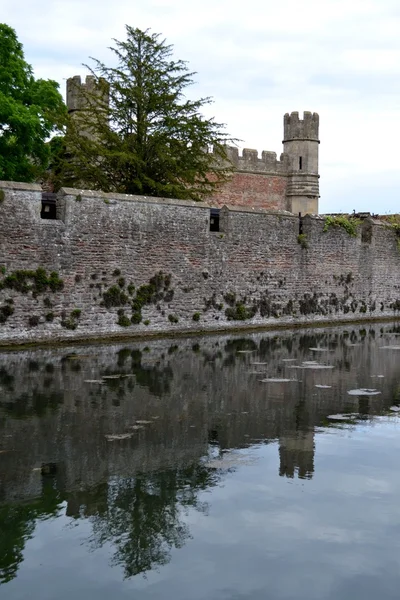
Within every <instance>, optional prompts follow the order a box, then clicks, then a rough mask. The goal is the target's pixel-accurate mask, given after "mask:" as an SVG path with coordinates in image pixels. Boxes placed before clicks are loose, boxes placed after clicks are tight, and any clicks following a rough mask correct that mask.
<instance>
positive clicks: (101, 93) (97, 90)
mask: <svg viewBox="0 0 400 600" xmlns="http://www.w3.org/2000/svg"><path fill="white" fill-rule="evenodd" d="M66 96H67V108H68V114H70V115H71V116H72V117H74V115H77V114H78V113H79V111H81V110H85V109H88V110H89V109H90V107H91V106H93V107H96V110H97V111H98V110H102V111H104V115H105V117H106V118H107V116H106V115H107V107H108V104H109V86H108V84H107V82H106V81H105V79H103V78H101V77H100V78H99V79H96V77H94V76H93V75H87V76H86V80H85V83H82V80H81V77H80V75H75V77H70V78H69V79H67V94H66ZM89 112H90V110H89ZM79 124H80V127H81V129H80V133H81V135H84V136H87V137H90V138H93V139H94V138H95V137H96V134H95V133H94V132H93V127H91V126H90V117H89V116H88V118H87V120H86V119H85V121H83V120H82V119H81V120H80V123H79Z"/></svg>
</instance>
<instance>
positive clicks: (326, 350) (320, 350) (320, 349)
mask: <svg viewBox="0 0 400 600" xmlns="http://www.w3.org/2000/svg"><path fill="white" fill-rule="evenodd" d="M309 350H312V352H329V348H309Z"/></svg>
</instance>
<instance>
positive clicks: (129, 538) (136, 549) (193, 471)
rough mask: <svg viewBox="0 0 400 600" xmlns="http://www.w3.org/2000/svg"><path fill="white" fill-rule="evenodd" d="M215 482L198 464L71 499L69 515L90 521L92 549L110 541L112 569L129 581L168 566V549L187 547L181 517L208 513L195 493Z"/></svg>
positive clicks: (112, 484)
mask: <svg viewBox="0 0 400 600" xmlns="http://www.w3.org/2000/svg"><path fill="white" fill-rule="evenodd" d="M218 479H219V477H218V474H217V472H216V471H215V470H211V469H209V468H207V467H206V466H205V465H202V464H197V465H192V466H191V467H188V468H184V469H170V470H168V471H163V472H156V473H150V474H140V475H138V476H137V477H132V478H129V479H115V480H112V481H110V482H109V484H108V486H107V491H106V490H105V488H104V487H103V488H102V490H99V492H100V494H97V493H94V492H93V491H92V492H90V493H89V495H88V494H85V493H80V494H79V495H75V496H73V497H71V499H69V500H68V509H67V514H69V515H71V516H72V513H75V515H74V516H76V517H89V518H90V521H91V524H92V528H93V537H92V539H91V542H92V544H93V546H94V548H99V547H101V546H103V545H104V544H106V543H107V542H111V543H112V544H113V545H114V546H115V547H116V551H115V554H114V557H113V564H114V565H121V566H122V567H123V569H124V572H125V577H133V576H134V575H138V574H139V573H146V572H147V571H149V570H150V569H153V568H155V567H158V566H162V565H165V564H167V563H168V562H169V560H170V553H171V550H172V549H173V548H181V547H182V546H183V545H184V544H185V543H186V541H187V540H188V539H189V538H190V531H189V528H188V526H187V525H186V524H185V523H184V522H183V519H182V517H183V512H184V511H185V509H186V508H188V507H193V508H195V509H196V510H199V511H201V512H206V511H207V504H205V503H202V502H200V501H199V498H198V494H199V492H201V491H202V490H205V489H207V488H209V487H211V486H214V485H216V483H217V481H218ZM99 496H100V497H101V498H102V500H100V501H99ZM70 500H71V501H72V504H73V505H74V506H73V509H72V507H71V505H70ZM93 501H94V502H96V508H95V510H93V506H92V505H91V503H92V502H93Z"/></svg>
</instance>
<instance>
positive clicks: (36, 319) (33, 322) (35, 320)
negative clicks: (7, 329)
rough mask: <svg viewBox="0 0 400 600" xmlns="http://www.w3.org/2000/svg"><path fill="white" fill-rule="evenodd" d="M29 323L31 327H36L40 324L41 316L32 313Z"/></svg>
mask: <svg viewBox="0 0 400 600" xmlns="http://www.w3.org/2000/svg"><path fill="white" fill-rule="evenodd" d="M28 323H29V326H30V327H36V326H37V325H39V317H38V316H37V315H31V316H30V317H29V319H28Z"/></svg>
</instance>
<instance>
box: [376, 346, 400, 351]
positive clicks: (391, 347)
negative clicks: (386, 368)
mask: <svg viewBox="0 0 400 600" xmlns="http://www.w3.org/2000/svg"><path fill="white" fill-rule="evenodd" d="M380 349H381V350H400V346H380Z"/></svg>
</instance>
